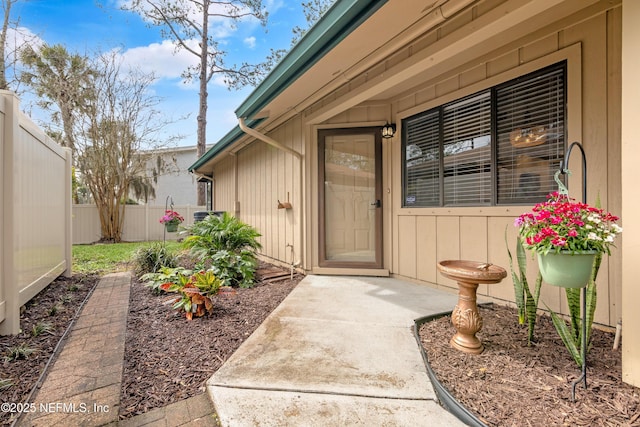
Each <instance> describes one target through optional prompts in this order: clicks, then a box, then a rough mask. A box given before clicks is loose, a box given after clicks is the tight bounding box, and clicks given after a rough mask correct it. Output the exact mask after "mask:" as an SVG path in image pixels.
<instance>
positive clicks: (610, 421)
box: [419, 305, 640, 426]
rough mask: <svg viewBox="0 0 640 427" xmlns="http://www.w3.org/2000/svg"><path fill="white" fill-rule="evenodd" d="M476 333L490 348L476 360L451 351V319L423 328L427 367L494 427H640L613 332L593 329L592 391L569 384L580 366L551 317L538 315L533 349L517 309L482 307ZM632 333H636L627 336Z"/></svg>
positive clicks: (635, 392) (636, 397) (639, 411)
mask: <svg viewBox="0 0 640 427" xmlns="http://www.w3.org/2000/svg"><path fill="white" fill-rule="evenodd" d="M480 314H481V316H482V318H483V320H484V326H483V328H482V330H481V331H480V332H479V333H478V334H477V336H478V338H480V339H481V341H482V342H483V344H484V346H485V350H484V352H483V353H482V354H480V355H477V356H474V355H468V354H465V353H463V352H461V351H458V350H455V349H453V348H452V347H451V346H450V345H449V340H450V339H451V337H452V336H453V334H454V333H455V329H454V328H453V326H452V325H451V323H450V322H451V318H450V316H445V317H442V318H439V319H437V320H434V321H430V322H427V323H425V324H423V325H422V327H421V328H420V331H419V335H420V339H421V342H422V345H423V347H424V349H425V351H426V353H427V357H428V360H429V364H430V366H431V367H432V369H433V370H434V371H435V373H436V376H437V377H438V379H439V381H440V382H441V383H442V384H443V385H444V387H445V388H446V389H447V390H448V391H449V392H450V393H451V394H452V395H453V396H454V397H455V398H456V400H457V401H458V402H460V403H462V404H463V405H464V406H465V407H466V408H467V409H469V410H470V411H471V412H472V413H474V414H475V415H476V416H477V417H478V419H480V420H481V421H482V422H484V423H485V424H487V425H491V426H568V425H572V426H596V425H597V426H640V389H638V388H637V387H632V386H630V385H628V384H625V383H623V382H622V368H621V366H622V363H621V350H620V348H618V350H612V347H613V341H614V334H613V333H611V332H608V331H602V330H598V329H594V331H593V333H592V341H591V350H590V352H589V353H588V355H587V389H586V390H585V389H584V387H583V385H582V383H580V384H578V386H577V387H576V402H575V403H574V402H572V401H571V383H572V382H573V381H574V380H576V379H577V378H579V377H580V374H581V368H580V367H579V366H578V365H577V364H576V363H575V362H574V361H573V359H572V358H571V356H570V355H569V352H568V351H567V350H566V348H565V347H564V345H563V344H562V341H561V340H560V338H559V337H558V334H557V332H556V331H555V329H554V327H553V324H552V322H551V319H550V318H549V317H548V316H539V317H538V320H537V323H536V329H535V336H536V341H537V342H536V343H535V345H533V346H531V347H529V346H527V340H526V337H527V329H526V326H521V325H518V317H517V314H516V311H515V309H513V308H509V307H504V306H499V305H490V306H483V307H481V308H480ZM627 333H633V331H628V332H627Z"/></svg>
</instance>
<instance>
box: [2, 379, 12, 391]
mask: <svg viewBox="0 0 640 427" xmlns="http://www.w3.org/2000/svg"><path fill="white" fill-rule="evenodd" d="M13 386H14V383H13V380H12V379H11V378H7V379H0V390H6V389H8V388H11V387H13Z"/></svg>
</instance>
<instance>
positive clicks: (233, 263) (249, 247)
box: [183, 212, 262, 287]
mask: <svg viewBox="0 0 640 427" xmlns="http://www.w3.org/2000/svg"><path fill="white" fill-rule="evenodd" d="M187 231H188V233H189V236H188V237H187V238H186V239H185V240H184V243H183V244H184V246H185V247H187V248H189V249H190V250H191V254H192V255H194V256H196V257H198V258H199V259H200V260H201V261H205V260H210V262H211V268H212V269H213V271H214V272H215V275H216V277H218V278H220V279H221V280H223V281H224V283H225V285H227V286H242V287H251V286H252V285H253V281H254V277H255V271H256V268H257V266H258V261H257V258H256V251H257V250H258V249H260V248H261V247H262V246H261V245H260V242H258V237H260V236H261V234H260V233H258V231H257V230H256V229H255V228H253V227H251V226H250V225H248V224H245V223H243V222H242V221H240V220H239V219H237V218H236V217H234V216H231V215H229V214H228V213H226V212H225V213H224V214H223V215H222V216H220V217H218V216H214V215H210V216H208V217H206V218H205V219H204V220H202V221H199V222H196V223H195V224H193V225H192V226H190V227H188V228H187Z"/></svg>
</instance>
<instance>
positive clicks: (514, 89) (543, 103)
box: [496, 66, 565, 204]
mask: <svg viewBox="0 0 640 427" xmlns="http://www.w3.org/2000/svg"><path fill="white" fill-rule="evenodd" d="M564 70H565V69H564V66H562V67H553V68H551V69H546V70H543V71H542V72H539V73H535V74H533V75H529V76H526V77H525V78H522V79H520V80H518V81H515V82H513V83H510V84H506V85H504V86H500V87H498V88H496V100H497V106H496V117H497V123H496V128H497V141H498V142H497V165H496V166H497V187H498V191H497V194H498V203H499V204H515V203H528V202H531V201H541V200H544V198H545V196H546V195H547V194H548V193H550V192H551V191H553V190H555V189H556V188H557V184H556V183H555V181H554V180H553V174H554V173H555V171H557V170H558V169H559V168H560V161H561V160H562V158H563V157H564V146H565V144H564V141H565V136H564V134H565V125H564V121H565V78H564V75H565V72H564Z"/></svg>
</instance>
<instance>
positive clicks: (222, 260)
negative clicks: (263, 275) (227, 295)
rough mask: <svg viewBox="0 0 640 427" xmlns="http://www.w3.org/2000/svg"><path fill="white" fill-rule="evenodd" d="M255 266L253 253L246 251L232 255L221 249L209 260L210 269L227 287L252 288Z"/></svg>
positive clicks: (256, 264) (255, 260) (255, 261)
mask: <svg viewBox="0 0 640 427" xmlns="http://www.w3.org/2000/svg"><path fill="white" fill-rule="evenodd" d="M257 266H258V260H257V259H256V256H255V253H253V252H251V251H247V250H243V251H240V253H234V252H231V251H229V250H226V249H223V250H220V251H218V252H216V253H215V254H214V255H213V257H212V258H211V268H212V269H213V271H214V273H215V274H216V276H217V277H219V278H220V279H221V280H222V281H224V283H225V284H226V285H227V286H239V287H241V288H250V287H252V286H253V284H254V279H255V274H256V268H257Z"/></svg>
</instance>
